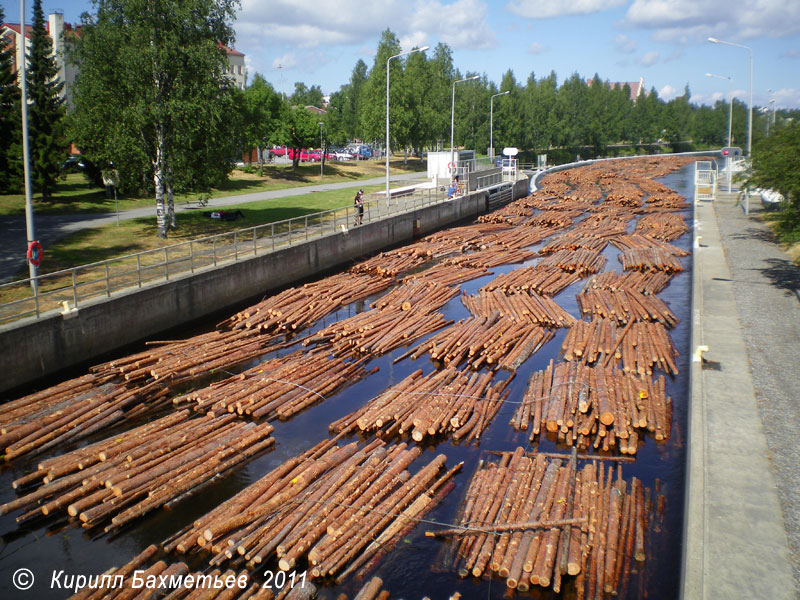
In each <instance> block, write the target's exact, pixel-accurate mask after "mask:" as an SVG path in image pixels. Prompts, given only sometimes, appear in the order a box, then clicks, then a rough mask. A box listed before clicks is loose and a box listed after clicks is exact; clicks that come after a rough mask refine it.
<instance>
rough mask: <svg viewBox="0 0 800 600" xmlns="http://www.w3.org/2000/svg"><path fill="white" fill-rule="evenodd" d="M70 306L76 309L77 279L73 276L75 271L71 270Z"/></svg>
mask: <svg viewBox="0 0 800 600" xmlns="http://www.w3.org/2000/svg"><path fill="white" fill-rule="evenodd" d="M72 304H74V305H75V308H78V278H77V277H76V276H75V269H72Z"/></svg>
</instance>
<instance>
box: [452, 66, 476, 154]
mask: <svg viewBox="0 0 800 600" xmlns="http://www.w3.org/2000/svg"><path fill="white" fill-rule="evenodd" d="M479 78H480V75H473V76H472V77H466V78H464V79H459V80H457V81H454V82H453V100H452V101H451V103H450V162H451V163H453V164H455V159H454V154H453V125H454V124H455V114H456V84H457V83H462V82H464V81H474V80H475V79H479Z"/></svg>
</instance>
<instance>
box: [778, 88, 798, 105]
mask: <svg viewBox="0 0 800 600" xmlns="http://www.w3.org/2000/svg"><path fill="white" fill-rule="evenodd" d="M772 96H773V98H775V106H776V107H777V108H798V107H800V90H796V89H793V88H783V89H780V90H777V91H776V92H775V93H774V94H773V95H772Z"/></svg>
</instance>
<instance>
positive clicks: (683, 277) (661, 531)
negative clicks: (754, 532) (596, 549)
mask: <svg viewBox="0 0 800 600" xmlns="http://www.w3.org/2000/svg"><path fill="white" fill-rule="evenodd" d="M693 168H694V167H693V165H689V166H687V167H684V168H683V169H681V170H680V171H678V172H676V173H673V174H672V175H669V176H667V177H665V178H663V179H661V181H662V182H663V183H665V184H666V185H668V186H669V187H671V188H673V189H675V190H676V191H678V192H679V193H681V194H683V195H684V196H686V197H687V199H691V198H692V195H693V187H692V186H693V184H692V172H693ZM685 216H686V217H687V219H691V218H692V215H691V211H690V210H689V211H687V212H686V214H685ZM633 227H634V224H631V225H630V229H629V231H631V230H632V228H633ZM544 243H546V242H544ZM673 243H674V244H675V245H677V246H679V247H681V248H684V249H690V246H691V236H690V235H688V234H687V235H684V236H683V237H682V238H681V239H679V240H677V241H676V242H673ZM534 248H538V246H535V247H534ZM605 255H606V257H607V264H606V270H617V271H621V265H620V263H619V261H618V258H617V257H618V255H619V252H618V251H617V250H616V249H615V248H614V247H612V246H611V245H609V246H608V247H607V248H606V250H605ZM536 260H538V259H534V260H532V261H530V263H526V264H534V263H535V262H536ZM681 260H682V262H683V264H684V267H685V268H686V271H684V272H683V273H681V274H679V275H677V276H675V277H674V278H673V279H672V281H671V283H670V285H669V286H668V287H667V288H666V289H665V290H664V291H663V292H662V293H661V294H660V297H661V298H662V299H663V300H664V301H666V303H667V304H668V305H669V307H670V308H671V310H672V311H673V312H674V313H675V315H676V316H677V317H678V318H679V319H680V323H679V324H678V326H677V327H676V328H675V329H674V330H672V331H671V335H672V339H673V342H674V343H675V345H676V347H677V349H678V351H679V352H680V357H679V360H678V363H677V364H678V368H679V370H680V374H679V375H678V376H674V377H669V378H668V383H667V391H668V393H669V395H670V396H671V397H672V399H673V406H674V415H673V424H672V434H671V437H670V439H669V441H667V442H656V441H655V440H654V439H653V438H651V437H647V436H645V438H644V441H643V443H642V442H640V447H639V451H638V453H637V454H636V461H635V462H634V463H626V464H624V466H623V475H624V477H625V479H626V480H630V478H631V477H632V476H634V475H635V476H636V477H639V478H640V479H641V480H642V481H643V483H644V485H645V486H646V487H650V488H654V487H655V486H656V482H657V480H658V481H659V482H660V491H661V493H663V494H664V495H665V499H666V502H665V509H664V512H663V515H662V517H661V518H660V519H658V520H656V521H655V522H654V523H653V525H652V528H651V531H650V533H649V536H648V539H647V560H646V561H645V563H644V564H643V566H642V568H641V570H639V571H638V572H635V573H633V574H632V576H631V580H630V582H629V584H628V586H627V589H626V590H624V591H623V590H621V592H620V596H619V597H620V598H645V597H646V598H650V599H653V600H657V599H664V600H667V599H672V598H676V597H678V595H679V592H678V590H679V579H680V560H681V535H682V531H681V530H682V519H683V493H684V489H683V481H684V469H685V453H686V448H685V441H686V415H687V402H688V389H689V388H688V384H689V380H688V372H689V341H690V318H691V313H690V310H691V307H690V304H691V257H687V258H684V259H681ZM520 266H521V265H519V264H516V265H505V266H502V267H497V268H495V269H493V270H492V271H493V273H494V275H490V276H486V277H482V278H480V279H476V280H473V281H470V282H467V283H465V284H463V285H462V290H464V291H465V292H467V293H475V292H476V291H477V289H478V288H480V287H481V286H483V285H484V284H485V283H487V282H488V281H490V280H491V279H492V278H493V277H494V276H496V275H498V274H500V273H503V272H507V271H510V270H513V269H516V268H519V267H520ZM583 285H584V281H581V282H578V283H576V284H574V285H573V286H571V287H569V288H567V289H566V290H564V291H562V292H561V293H560V294H559V295H558V296H556V300H557V302H558V303H559V304H560V305H561V306H562V307H563V308H564V309H565V310H567V311H568V312H570V313H571V314H572V315H573V316H575V317H579V314H578V308H577V303H576V300H575V295H576V294H577V293H578V292H579V291H580V290H581V289H582V288H583ZM368 305H369V301H366V302H361V303H356V304H354V305H351V306H348V307H345V308H343V309H341V310H340V311H338V312H337V313H336V314H334V315H330V316H328V317H326V318H325V319H324V321H323V322H320V323H318V324H317V326H316V327H315V328H314V329H313V330H317V329H320V328H322V327H324V326H325V325H326V324H328V323H330V322H331V321H333V320H336V319H340V318H344V317H346V316H350V315H352V314H354V313H356V312H359V311H361V310H364V308H365V307H366V306H368ZM443 313H444V314H445V316H446V317H447V318H448V319H460V318H463V317H466V316H468V312H467V311H466V309H465V308H464V307H463V305H462V304H461V302H460V300H459V299H458V298H455V299H453V300H452V301H451V302H450V303H448V305H447V306H446V307H445V308H444V309H443ZM195 330H196V328H194V327H192V328H187V329H186V335H188V334H189V333H190V332H191V333H194V332H195ZM313 330H312V331H313ZM565 334H566V330H560V331H559V332H558V334H557V335H556V338H555V339H554V340H552V341H550V342H549V343H548V344H547V345H546V346H544V348H542V349H541V350H540V351H539V352H538V353H537V354H535V355H534V356H532V357H531V358H530V359H529V360H528V361H527V362H526V363H525V364H524V365H523V366H522V367H521V368H520V369H519V370H518V371H517V375H516V378H515V380H514V381H513V382H512V384H511V387H510V389H511V393H510V396H509V400H510V402H509V404H507V405H505V406H504V407H503V408H502V409H501V410H500V412H499V413H498V415H497V418H496V419H495V420H494V422H493V423H492V425H491V426H490V427H489V428H488V430H487V431H486V432H485V433H484V435H483V437H482V439H481V443H480V446H479V447H477V446H474V445H472V446H468V445H464V444H454V443H452V442H450V441H446V440H444V441H441V442H439V443H437V444H435V445H431V446H426V452H425V453H424V454H423V456H422V457H421V458H420V459H419V460H418V461H417V463H420V464H419V465H416V466H417V467H419V466H421V463H423V462H425V463H427V462H428V461H429V460H431V459H432V458H433V457H434V456H435V455H436V454H438V453H444V454H446V455H447V465H448V466H452V465H454V464H455V463H457V462H458V461H464V462H465V464H464V468H463V470H462V473H461V474H459V475H458V476H457V477H456V478H455V483H456V488H455V489H454V490H453V492H451V494H450V495H449V496H448V497H447V498H446V499H445V501H444V502H443V503H442V504H440V505H439V506H438V507H437V508H436V509H435V510H433V511H432V512H431V513H429V515H428V517H427V518H429V519H432V520H435V521H438V522H446V523H452V522H453V521H454V520H455V514H456V510H457V508H458V504H459V502H460V501H461V498H462V497H463V495H464V493H465V489H466V486H468V484H469V480H470V478H471V476H472V474H473V473H474V471H475V468H476V466H477V463H478V461H479V460H480V459H481V458H483V457H486V454H485V451H487V450H513V449H514V448H516V447H517V446H518V445H522V446H527V445H528V434H527V433H526V432H518V433H517V432H514V431H513V429H512V428H511V427H510V426H509V425H508V422H509V420H510V418H511V416H512V415H513V413H514V410H515V409H516V405H515V404H513V402H519V401H520V399H521V398H522V395H523V392H524V390H525V387H526V385H527V381H528V378H529V376H530V374H531V373H532V372H534V371H537V370H539V369H542V368H544V367H545V366H546V365H547V363H548V362H549V361H550V360H551V359H556V360H557V359H558V352H559V349H560V347H561V343H562V341H563V338H564V335H565ZM404 351H405V349H403V348H401V349H399V350H397V351H395V353H393V354H392V355H388V356H384V357H381V358H378V359H375V360H373V361H371V362H370V363H369V368H372V367H374V366H378V367H380V371H379V372H378V373H376V374H374V375H372V376H370V377H369V378H367V379H365V380H363V381H361V382H359V383H357V384H355V385H353V386H352V387H349V388H347V389H345V390H343V391H341V392H340V393H338V394H336V395H334V396H332V397H330V398H328V400H327V401H325V402H323V403H321V404H319V405H317V406H314V407H312V408H311V409H309V410H307V411H305V412H304V413H302V414H300V415H298V416H296V417H295V418H293V419H292V420H290V421H288V422H276V423H274V425H275V433H274V437H275V438H276V441H277V444H276V446H275V448H274V450H272V451H271V452H269V453H267V454H266V455H264V456H261V457H260V458H258V459H256V460H255V461H253V462H251V463H249V464H248V465H247V466H245V467H243V468H241V469H239V470H237V471H236V472H234V473H233V474H231V475H229V476H228V477H227V478H225V479H224V480H222V481H221V482H219V483H218V484H217V485H215V486H214V487H213V488H212V489H210V490H206V491H204V492H203V493H202V494H200V495H198V496H197V497H192V498H189V499H187V500H186V501H184V502H183V503H182V504H180V505H179V506H177V507H176V508H175V509H174V510H172V511H166V510H161V511H156V512H154V513H151V514H150V515H149V516H147V517H146V518H143V519H141V520H140V521H138V522H137V523H136V524H135V525H134V526H132V527H129V528H127V529H125V530H123V531H122V532H120V533H118V534H117V535H116V536H114V537H109V536H107V535H95V536H94V537H92V536H90V535H89V534H88V533H87V532H85V531H84V530H82V529H80V528H75V527H69V526H67V525H66V523H65V522H56V523H54V522H52V521H48V522H43V523H39V524H35V523H34V524H30V525H26V526H25V527H19V526H18V525H17V524H16V522H15V520H14V516H16V515H15V514H12V515H11V516H4V517H0V535H2V544H0V599H6V598H8V599H16V598H33V597H36V598H63V597H66V596H67V595H69V594H68V593H65V591H64V590H58V589H56V590H51V589H49V587H50V578H51V575H52V572H53V571H54V570H56V571H60V570H62V569H63V570H64V571H65V572H66V573H67V574H76V575H77V574H85V575H90V574H97V573H101V572H103V571H105V570H106V569H108V568H109V567H111V566H120V565H122V564H124V563H125V562H127V561H129V560H130V559H131V558H132V557H133V556H134V555H135V554H137V553H138V552H140V551H141V550H142V549H144V548H145V547H146V546H148V545H149V544H152V543H155V544H158V543H159V542H161V541H162V540H164V539H165V538H166V537H168V536H169V535H171V534H172V533H174V532H176V531H178V530H179V529H181V528H182V527H184V526H186V525H187V524H189V523H191V522H192V521H193V520H194V519H196V518H197V517H198V516H200V515H202V514H204V513H205V512H207V511H208V510H210V509H211V508H213V507H215V506H217V505H218V504H220V503H221V502H222V501H224V500H225V499H227V498H229V497H231V496H232V495H233V494H235V493H236V492H238V491H239V490H241V489H242V488H244V487H246V486H247V485H249V484H250V483H251V482H252V481H254V480H256V479H258V478H259V477H261V476H263V475H264V474H265V473H267V472H268V471H270V470H271V469H273V468H274V467H276V466H277V465H279V464H280V463H281V462H282V461H284V460H285V459H287V458H289V457H291V456H294V455H295V454H297V453H299V452H302V451H303V450H305V449H307V448H309V447H311V446H313V445H314V444H316V443H318V442H319V441H320V440H322V439H323V438H324V437H326V436H327V435H328V431H327V427H328V424H329V423H330V422H331V421H333V420H336V419H338V418H340V417H342V416H344V415H346V414H348V413H350V412H352V411H353V410H355V409H356V408H357V407H359V406H361V405H362V404H363V403H364V402H366V401H367V400H369V399H371V398H372V397H374V396H375V395H377V394H378V393H380V392H381V391H382V390H384V389H386V388H387V387H389V386H391V385H393V384H394V383H396V382H398V381H400V380H401V379H403V378H404V377H406V376H407V375H409V374H410V373H411V372H412V371H414V370H416V369H419V368H421V369H423V370H424V371H425V372H426V373H427V372H430V371H432V370H433V365H432V364H431V363H430V361H429V360H427V358H425V357H423V358H422V359H420V360H417V361H412V360H410V359H405V360H403V361H401V362H400V363H398V364H392V360H393V359H394V356H397V355H400V354H402V353H403V352H404ZM283 352H286V351H283ZM498 376H499V377H505V376H506V374H505V372H501V373H500V374H498ZM103 437H105V436H103ZM538 448H539V449H541V450H543V451H554V450H558V451H564V452H566V451H568V449H567V448H564V447H558V446H557V445H556V443H555V440H554V439H543V440H542V441H540V442H539V443H538ZM63 451H64V450H63V449H62V450H61V452H63ZM45 456H47V455H45ZM45 456H39V457H37V458H36V459H33V460H31V461H29V463H25V462H24V461H20V462H17V463H14V464H13V465H12V467H10V468H6V469H4V470H3V471H2V472H0V503H4V502H8V501H9V500H11V499H13V498H14V497H15V493H14V492H13V490H12V489H11V481H12V480H13V479H15V478H17V477H19V476H21V475H23V474H24V473H25V472H28V471H29V470H30V469H31V468H35V464H36V462H37V461H38V460H41V459H42V458H44V457H45ZM424 529H425V528H424V526H420V527H418V528H417V529H415V530H414V531H413V532H412V533H411V534H410V535H408V536H406V537H405V538H404V539H402V540H401V541H400V543H399V544H398V545H397V547H396V548H395V549H394V550H393V551H392V552H391V553H390V554H389V555H388V556H387V557H386V558H385V559H384V560H383V561H382V562H381V564H380V565H379V567H378V568H377V569H375V571H374V572H373V573H371V575H372V574H375V575H379V576H380V577H381V578H382V579H383V580H384V589H387V590H390V591H391V592H392V597H393V598H408V599H416V598H422V597H424V596H429V597H431V598H432V599H434V600H435V599H438V598H447V597H449V596H450V595H451V594H452V593H453V592H456V591H458V592H460V593H461V594H462V596H463V597H464V598H465V599H473V598H474V599H483V598H494V599H500V598H502V597H506V596H508V595H509V590H508V589H507V588H506V586H505V583H504V581H502V580H500V579H496V578H495V579H493V580H492V579H483V580H480V581H478V580H474V579H459V578H458V577H457V576H456V575H455V574H454V573H448V572H439V571H440V569H438V568H437V565H436V563H437V556H438V554H439V552H440V550H441V549H442V546H443V542H441V541H440V540H434V539H429V538H425V537H424ZM192 566H193V567H196V568H202V563H199V562H198V563H197V564H194V565H192ZM636 566H637V565H634V567H636ZM19 568H28V569H30V570H31V571H33V573H34V575H35V577H36V584H35V585H34V587H33V589H32V590H30V591H27V592H21V591H18V590H16V589H15V588H14V587H13V586H12V584H11V577H12V574H13V573H14V572H15V571H16V570H17V569H19ZM267 568H270V565H267ZM272 568H274V567H272ZM566 579H567V580H568V579H569V578H566ZM362 584H363V582H361V581H354V580H351V581H349V582H346V583H345V584H343V585H342V586H339V587H326V588H325V589H324V591H323V594H324V595H325V596H326V597H327V598H331V599H332V598H335V597H336V594H337V593H339V592H345V593H347V594H348V595H349V596H350V597H353V595H354V594H355V591H356V590H357V589H359V588H360V586H361V585H362ZM534 588H536V586H534ZM516 595H517V596H519V597H521V598H551V597H555V596H554V595H553V594H552V593H551V592H550V591H549V590H542V589H538V588H537V589H534V590H532V591H531V592H529V593H526V594H516ZM571 595H572V590H571V588H570V586H569V585H566V586H565V588H564V591H563V592H562V594H561V596H560V597H562V598H569V597H570V596H571Z"/></svg>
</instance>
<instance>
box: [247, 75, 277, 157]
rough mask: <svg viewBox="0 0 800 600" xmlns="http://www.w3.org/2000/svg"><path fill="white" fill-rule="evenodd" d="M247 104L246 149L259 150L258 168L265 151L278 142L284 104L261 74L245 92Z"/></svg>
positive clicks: (255, 77) (254, 78) (256, 76)
mask: <svg viewBox="0 0 800 600" xmlns="http://www.w3.org/2000/svg"><path fill="white" fill-rule="evenodd" d="M244 103H245V136H246V137H245V148H246V149H250V148H258V149H259V152H258V166H259V168H261V164H262V161H263V157H264V152H263V151H262V149H264V148H265V147H266V146H267V145H269V144H275V143H277V142H278V139H277V138H278V135H279V128H280V121H281V116H282V111H283V110H285V109H284V102H283V99H282V98H281V95H280V94H279V93H278V92H276V91H275V89H274V88H273V87H272V85H271V84H270V83H269V82H268V81H267V80H266V79H264V78H263V77H262V76H261V75H260V74H259V73H256V74H255V76H254V77H253V81H252V82H251V83H250V85H249V86H248V87H247V89H245V91H244Z"/></svg>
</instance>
